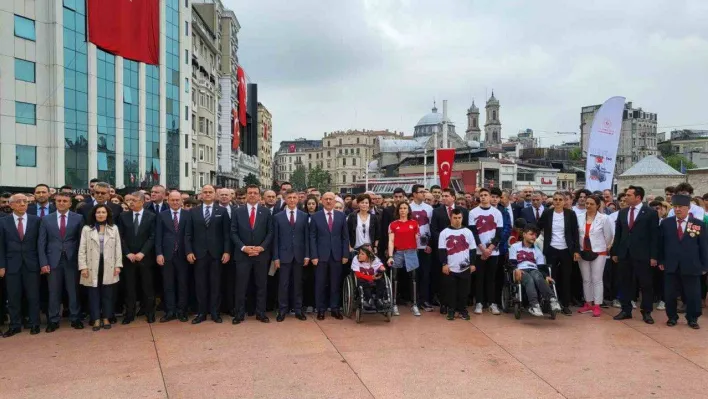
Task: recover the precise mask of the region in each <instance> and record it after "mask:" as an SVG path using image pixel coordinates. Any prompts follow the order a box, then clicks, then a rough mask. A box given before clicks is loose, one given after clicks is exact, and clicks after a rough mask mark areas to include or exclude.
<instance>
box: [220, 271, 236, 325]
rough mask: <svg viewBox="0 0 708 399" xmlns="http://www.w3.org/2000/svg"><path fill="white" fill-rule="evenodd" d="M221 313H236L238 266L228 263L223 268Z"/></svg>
mask: <svg viewBox="0 0 708 399" xmlns="http://www.w3.org/2000/svg"><path fill="white" fill-rule="evenodd" d="M221 277H222V278H221V298H223V299H222V301H221V306H220V308H221V311H222V312H226V313H231V312H233V311H235V309H236V306H235V302H234V299H235V298H236V285H235V284H234V281H236V264H235V263H234V262H228V263H226V264H224V265H222V266H221Z"/></svg>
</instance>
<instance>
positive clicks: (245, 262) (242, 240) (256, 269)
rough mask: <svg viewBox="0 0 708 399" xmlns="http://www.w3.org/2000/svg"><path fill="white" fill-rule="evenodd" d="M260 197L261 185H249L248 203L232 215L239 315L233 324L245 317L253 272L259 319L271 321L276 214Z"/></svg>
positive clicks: (237, 310) (232, 237) (266, 321)
mask: <svg viewBox="0 0 708 399" xmlns="http://www.w3.org/2000/svg"><path fill="white" fill-rule="evenodd" d="M260 198H261V191H260V188H258V186H256V185H254V184H251V185H249V186H248V187H247V188H246V205H244V206H241V207H238V208H236V209H234V211H233V217H232V218H231V241H232V243H233V248H234V263H235V265H236V281H235V283H236V298H235V306H236V316H235V317H234V319H233V321H232V323H233V324H239V323H241V322H242V321H244V320H245V312H246V308H245V302H246V291H247V289H248V283H249V279H250V277H251V273H253V279H254V283H255V286H256V319H257V320H259V321H261V322H263V323H269V322H270V319H269V318H268V316H266V313H265V312H266V295H267V290H266V283H267V281H268V266H269V263H270V259H271V257H270V244H271V242H272V241H273V216H272V215H271V214H270V210H269V209H268V208H266V207H264V206H259V205H258V202H259V200H260Z"/></svg>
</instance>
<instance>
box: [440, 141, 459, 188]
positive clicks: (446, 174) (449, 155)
mask: <svg viewBox="0 0 708 399" xmlns="http://www.w3.org/2000/svg"><path fill="white" fill-rule="evenodd" d="M437 151H438V175H439V176H440V186H441V187H442V188H447V187H448V186H449V185H450V178H451V177H452V165H453V164H454V163H455V149H454V148H440V149H438V150H437Z"/></svg>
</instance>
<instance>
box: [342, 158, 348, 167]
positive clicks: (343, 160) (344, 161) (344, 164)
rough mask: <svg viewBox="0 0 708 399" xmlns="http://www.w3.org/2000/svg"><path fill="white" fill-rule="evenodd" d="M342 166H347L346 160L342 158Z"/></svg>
mask: <svg viewBox="0 0 708 399" xmlns="http://www.w3.org/2000/svg"><path fill="white" fill-rule="evenodd" d="M342 166H347V159H346V158H342Z"/></svg>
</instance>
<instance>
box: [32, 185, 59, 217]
mask: <svg viewBox="0 0 708 399" xmlns="http://www.w3.org/2000/svg"><path fill="white" fill-rule="evenodd" d="M34 201H35V203H34V204H31V205H29V206H28V207H27V214H29V215H34V216H39V218H40V219H41V218H43V217H45V216H47V215H49V214H50V213H52V212H54V211H56V208H55V207H54V205H52V204H51V203H49V186H48V185H46V184H44V183H40V184H37V186H36V187H35V188H34Z"/></svg>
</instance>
